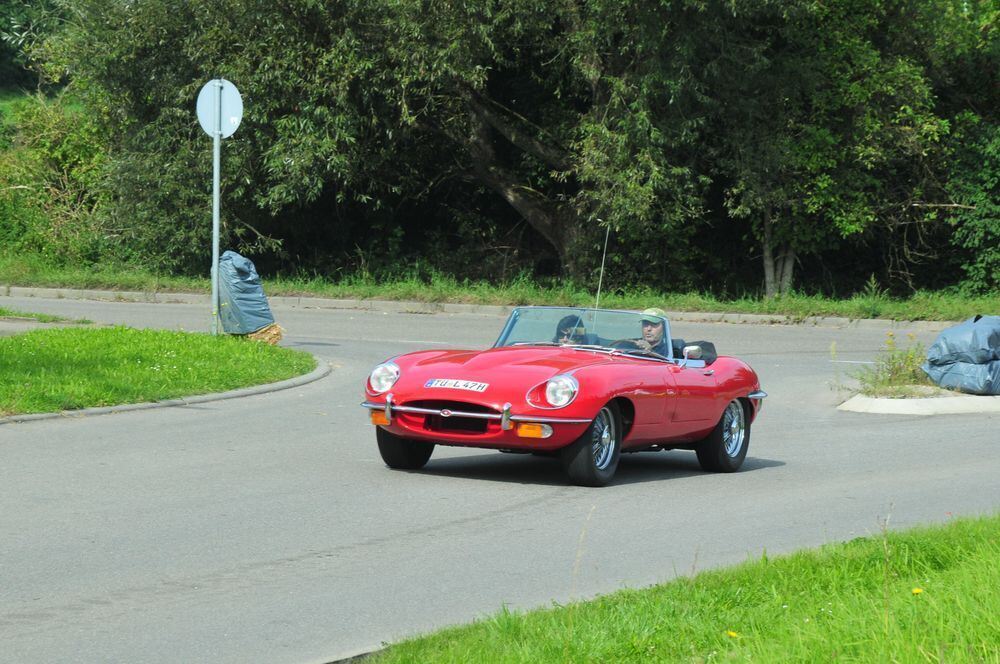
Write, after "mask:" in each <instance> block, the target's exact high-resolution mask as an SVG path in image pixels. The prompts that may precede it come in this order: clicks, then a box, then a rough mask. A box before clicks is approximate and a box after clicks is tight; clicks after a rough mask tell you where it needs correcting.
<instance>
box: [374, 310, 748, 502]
mask: <svg viewBox="0 0 1000 664" xmlns="http://www.w3.org/2000/svg"><path fill="white" fill-rule="evenodd" d="M365 393H366V397H367V398H366V399H365V401H364V403H362V404H361V405H362V406H364V407H365V408H367V409H369V411H370V412H369V414H370V417H371V422H372V424H374V425H375V426H376V430H375V434H376V440H377V441H378V448H379V452H380V453H381V455H382V459H383V460H384V461H385V463H386V464H387V465H388V466H389V467H390V468H399V469H411V470H412V469H417V468H421V467H423V466H424V464H426V463H427V461H428V459H430V456H431V453H432V452H433V451H434V446H435V445H455V446H464V447H478V448H489V449H496V450H501V451H504V452H527V453H534V454H543V455H552V456H558V457H559V458H560V459H561V460H562V462H563V465H564V467H565V469H566V472H567V473H568V475H569V478H570V480H571V481H572V482H574V483H576V484H580V485H586V486H603V485H605V484H607V483H608V482H610V481H611V479H612V477H613V476H614V474H615V470H616V469H617V467H618V459H619V457H620V455H621V454H622V453H624V452H642V451H647V450H671V449H686V450H694V451H695V452H696V453H697V455H698V462H699V463H700V464H701V467H702V468H704V469H705V470H711V471H719V472H733V471H735V470H738V469H739V467H740V466H741V465H742V464H743V460H744V458H746V454H747V448H748V446H749V444H750V425H751V424H752V423H753V421H754V419H755V418H756V417H757V414H758V413H759V412H760V409H761V404H762V402H763V399H764V397H766V396H767V395H766V394H765V393H764V392H762V391H761V389H760V381H759V380H758V379H757V374H756V373H754V371H753V369H751V368H750V367H749V366H747V365H746V364H745V363H744V362H742V361H740V360H738V359H736V358H732V357H726V356H717V355H716V352H715V346H714V345H713V344H711V343H709V342H707V341H699V342H694V343H690V344H685V342H684V341H683V340H682V339H673V338H671V336H670V323H669V321H668V320H667V318H666V314H665V313H664V312H663V311H661V310H659V309H647V310H646V311H645V312H643V313H641V314H640V313H635V312H627V311H609V310H602V309H583V308H569V307H519V308H517V309H515V310H514V311H513V312H511V314H510V318H508V319H507V323H506V324H505V325H504V327H503V330H502V331H501V332H500V337H499V338H498V339H497V341H496V343H495V344H493V347H492V348H489V349H487V350H428V351H421V352H416V353H408V354H406V355H400V356H398V357H393V358H391V359H389V360H386V361H385V362H383V363H382V364H379V365H378V366H376V367H375V368H374V369H373V370H372V372H371V374H370V375H369V377H368V379H367V381H366V382H365Z"/></svg>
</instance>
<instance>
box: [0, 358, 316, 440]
mask: <svg viewBox="0 0 1000 664" xmlns="http://www.w3.org/2000/svg"><path fill="white" fill-rule="evenodd" d="M331 371H332V369H331V367H330V365H329V364H324V363H318V364H317V366H316V368H315V369H313V370H312V371H310V372H309V373H307V374H304V375H302V376H296V377H295V378H289V379H287V380H282V381H278V382H277V383H267V384H265V385H255V386H253V387H242V388H240V389H238V390H230V391H228V392H217V393H215V394H200V395H197V396H193V397H182V398H180V399H165V400H163V401H148V402H144V403H129V404H122V405H120V406H102V407H99V408H81V409H80V410H63V411H60V412H58V413H32V414H30V415H11V416H9V417H0V425H3V424H13V423H15V422H34V421H36V420H52V419H56V418H63V417H65V418H79V417H89V416H91V415H107V414H109V413H124V412H129V411H133V410H148V409H150V408H173V407H176V406H191V405H194V404H199V403H208V402H210V401H223V400H225V399H237V398H239V397H250V396H254V395H257V394H268V393H270V392H279V391H281V390H287V389H291V388H293V387H301V386H302V385H308V384H309V383H312V382H315V381H317V380H319V379H321V378H325V377H326V376H328V375H330V372H331Z"/></svg>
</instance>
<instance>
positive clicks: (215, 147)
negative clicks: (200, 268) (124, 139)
mask: <svg viewBox="0 0 1000 664" xmlns="http://www.w3.org/2000/svg"><path fill="white" fill-rule="evenodd" d="M214 83H215V113H214V117H215V132H214V134H215V135H214V136H213V137H212V162H213V163H212V334H213V335H217V334H219V180H220V179H221V177H220V173H221V171H222V165H221V163H220V162H221V161H222V79H221V78H220V79H217V80H215V81H214Z"/></svg>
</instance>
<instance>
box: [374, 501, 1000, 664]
mask: <svg viewBox="0 0 1000 664" xmlns="http://www.w3.org/2000/svg"><path fill="white" fill-rule="evenodd" d="M637 536H639V535H638V534H637ZM626 549H627V547H626ZM623 551H624V550H623ZM623 555H627V554H623ZM470 564H471V563H470ZM512 564H519V563H516V562H512ZM520 564H524V565H530V564H531V556H530V552H526V553H525V556H524V560H523V561H521V563H520ZM371 661H372V662H373V664H374V663H378V664H387V663H390V662H456V663H458V662H461V663H463V664H464V663H466V662H483V663H487V662H489V663H493V662H526V663H527V662H530V663H532V664H535V663H540V662H541V663H544V662H629V661H633V662H638V661H642V662H654V661H655V662H711V661H723V662H734V661H735V662H747V661H754V662H832V661H838V662H839V661H844V662H990V663H994V664H995V663H996V662H1000V515H995V516H991V517H984V518H980V519H964V520H956V521H953V522H951V523H949V524H947V525H946V526H940V527H932V528H921V529H916V530H911V531H907V532H899V533H892V532H890V533H888V534H886V535H884V536H879V537H873V538H867V539H857V540H852V541H850V542H847V543H843V544H836V545H829V546H825V547H822V548H820V549H817V550H811V551H804V552H800V553H796V554H793V555H789V556H782V557H776V558H767V557H765V558H763V559H761V560H754V561H751V562H747V563H745V564H743V565H740V566H738V567H733V568H730V569H723V570H719V571H711V572H704V573H701V574H698V575H697V576H695V577H693V578H684V579H679V580H676V581H673V582H671V583H667V584H664V585H661V586H655V587H652V588H648V589H644V590H624V591H620V592H617V593H614V594H612V595H608V596H605V597H601V598H599V599H597V600H595V601H592V602H583V603H578V604H571V605H568V606H562V607H556V608H553V609H546V610H538V611H532V612H528V613H520V612H512V611H501V612H499V613H497V614H495V615H493V616H492V617H489V618H487V619H484V620H481V621H479V622H476V623H474V624H472V625H469V626H465V627H457V628H453V629H448V630H444V631H442V632H438V633H436V634H432V635H429V636H426V637H423V638H418V639H414V640H410V641H406V642H403V643H400V644H397V645H393V646H391V647H389V648H388V649H387V650H386V651H384V652H383V653H382V654H380V655H379V656H377V657H375V658H373V659H372V660H371Z"/></svg>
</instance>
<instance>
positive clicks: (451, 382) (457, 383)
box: [424, 378, 490, 392]
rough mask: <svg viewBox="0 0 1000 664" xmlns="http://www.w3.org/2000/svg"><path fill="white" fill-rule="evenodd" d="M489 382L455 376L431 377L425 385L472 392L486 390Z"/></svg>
mask: <svg viewBox="0 0 1000 664" xmlns="http://www.w3.org/2000/svg"><path fill="white" fill-rule="evenodd" d="M489 386H490V384H489V383H477V382H475V381H472V380H456V379H453V378H431V379H430V380H429V381H427V382H426V383H424V387H448V388H451V389H453V390H469V391H470V392H485V391H486V388H487V387H489Z"/></svg>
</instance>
